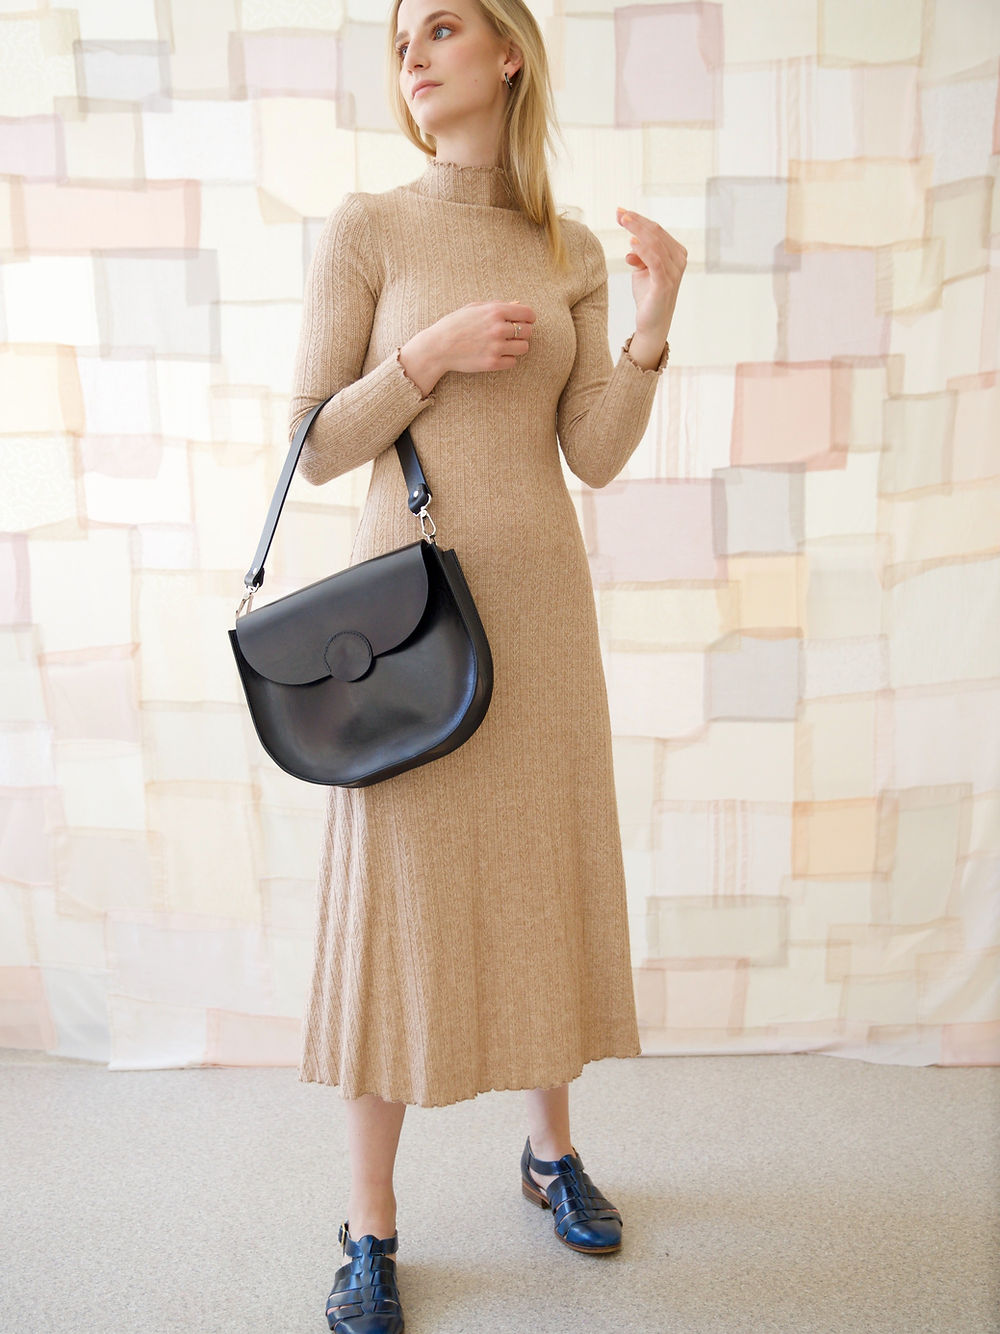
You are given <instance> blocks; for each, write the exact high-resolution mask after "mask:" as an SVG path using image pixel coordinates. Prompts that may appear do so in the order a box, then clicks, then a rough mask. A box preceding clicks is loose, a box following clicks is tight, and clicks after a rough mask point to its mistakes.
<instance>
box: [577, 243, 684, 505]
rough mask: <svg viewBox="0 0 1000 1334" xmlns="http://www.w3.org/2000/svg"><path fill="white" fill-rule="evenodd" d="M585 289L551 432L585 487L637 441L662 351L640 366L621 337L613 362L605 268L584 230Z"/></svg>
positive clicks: (620, 462)
mask: <svg viewBox="0 0 1000 1334" xmlns="http://www.w3.org/2000/svg"><path fill="white" fill-rule="evenodd" d="M584 256H585V259H586V265H587V282H586V291H585V292H584V294H583V296H581V297H580V298H579V300H578V301H577V302H576V303H575V304H574V305H573V306H572V307H571V313H572V316H573V325H574V328H575V330H576V360H575V361H574V363H573V369H572V371H571V372H570V376H569V379H568V380H567V381H566V384H565V386H564V387H563V391H562V393H561V394H560V396H559V403H558V406H557V409H556V430H557V432H558V435H559V443H560V445H561V447H562V451H563V453H564V454H565V456H566V462H567V463H568V464H569V466H570V468H571V469H572V470H573V472H574V473H575V474H576V476H577V477H579V478H580V480H581V481H582V482H586V483H587V485H588V486H594V487H600V486H607V484H608V482H610V481H611V480H612V479H613V478H614V477H617V475H618V474H619V473H620V472H621V470H622V468H624V466H625V464H626V463H627V462H628V460H629V458H630V456H631V454H632V452H633V451H634V449H635V447H636V445H638V443H639V441H640V440H641V439H642V435H643V432H644V431H645V429H646V425H647V423H648V422H649V414H650V412H651V411H652V408H653V399H654V397H655V395H656V386H657V385H658V384H659V381H660V376H661V374H662V372H663V368H664V366H665V365H666V364H667V355H668V353H667V348H666V347H664V349H663V353H662V355H661V357H660V360H659V362H658V363H657V364H656V366H653V367H649V368H648V369H647V368H646V367H644V366H640V365H639V363H638V362H637V361H633V360H632V357H631V356H630V354H629V345H630V344H631V342H632V335H629V337H628V338H627V339H626V341H625V343H624V345H623V346H622V349H621V352H620V353H619V356H618V361H617V363H616V364H612V361H611V352H610V349H609V347H608V266H607V260H606V259H605V257H604V249H603V247H602V245H601V243H600V241H599V240H598V239H597V237H596V236H595V235H594V233H593V232H592V231H590V229H589V228H588V229H587V231H586V235H585V240H584Z"/></svg>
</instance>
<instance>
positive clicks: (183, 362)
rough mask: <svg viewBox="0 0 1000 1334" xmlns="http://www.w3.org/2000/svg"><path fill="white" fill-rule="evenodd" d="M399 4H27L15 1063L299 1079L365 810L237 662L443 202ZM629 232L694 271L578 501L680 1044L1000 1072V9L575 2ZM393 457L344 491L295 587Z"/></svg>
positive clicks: (4, 403) (571, 164) (8, 704)
mask: <svg viewBox="0 0 1000 1334" xmlns="http://www.w3.org/2000/svg"><path fill="white" fill-rule="evenodd" d="M387 8H388V5H387V4H385V3H383V0H377V2H376V0H346V2H345V0H340V3H338V2H337V0H75V3H66V4H60V5H59V6H55V5H50V4H48V3H43V0H37V2H36V3H32V0H0V340H2V341H0V429H2V437H0V465H2V487H0V530H2V531H3V537H2V539H0V622H2V631H0V709H2V710H3V713H4V715H5V718H6V730H5V735H4V740H3V748H2V756H0V785H2V791H0V801H2V806H0V965H2V967H0V992H2V1009H0V1023H2V1028H0V1043H3V1044H6V1045H12V1046H17V1047H24V1048H36V1049H44V1050H46V1051H49V1052H52V1053H60V1054H63V1055H68V1056H74V1057H81V1058H86V1059H90V1060H95V1061H100V1062H107V1063H108V1064H109V1065H110V1067H111V1068H113V1069H131V1068H138V1067H160V1066H185V1065H201V1064H224V1065H232V1064H249V1065H260V1064H294V1063H295V1062H296V1060H297V1056H298V1039H299V1025H300V1017H301V1014H302V1010H303V1006H304V995H305V985H306V980H307V973H308V969H309V965H310V962H311V941H312V929H313V906H314V876H315V868H316V860H317V854H318V841H319V831H320V822H321V807H322V800H323V796H324V794H323V791H322V790H321V789H318V788H313V787H310V786H307V785H305V784H302V783H298V782H296V781H295V780H293V779H291V778H287V777H286V776H284V775H283V774H282V773H280V772H279V771H278V770H277V769H276V768H275V767H274V766H273V765H272V764H271V763H270V762H269V761H268V760H267V759H266V758H265V757H264V755H263V753H262V751H261V749H260V747H259V745H258V743H257V741H256V738H255V736H254V734H253V731H252V728H251V726H250V724H249V721H248V718H247V714H246V711H245V707H244V705H243V702H242V697H241V695H240V691H239V686H238V682H237V678H236V674H235V670H234V666H233V663H232V660H231V657H230V651H229V646H228V642H227V639H226V631H227V630H228V628H229V627H230V625H231V624H232V621H233V613H234V609H235V606H236V603H237V601H238V598H239V595H240V591H241V581H242V574H243V571H244V569H245V567H246V565H247V564H248V563H249V558H250V555H251V554H252V551H253V549H254V546H255V544H256V540H257V536H258V532H259V527H260V524H261V522H262V518H263V514H264V511H265V509H266V506H267V503H268V500H269V498H270V493H271V489H272V487H273V484H274V481H275V478H276V476H277V473H278V470H279V468H280V465H281V462H282V459H283V457H284V453H285V449H286V446H287V422H288V400H289V393H290V382H291V374H292V362H293V356H294V350H295V346H296V341H297V337H298V329H299V318H300V310H301V297H302V291H303V284H304V277H305V272H306V266H307V264H308V261H309V257H310V254H311V251H312V247H313V245H314V243H315V240H316V237H317V235H318V233H319V230H320V228H321V227H322V225H323V222H324V220H325V219H326V217H327V216H328V214H329V213H330V212H331V211H332V209H334V208H335V207H336V206H337V204H338V202H339V201H340V199H341V197H342V196H343V194H344V192H345V191H347V190H369V191H379V190H384V189H388V188H390V187H391V186H393V185H396V184H399V183H401V182H404V181H408V180H412V179H414V178H415V177H416V176H417V175H419V174H420V172H421V171H422V169H423V159H422V158H421V156H420V154H419V153H417V152H416V150H414V149H413V148H412V147H411V146H410V145H408V144H407V143H406V141H405V140H404V139H403V138H402V136H401V135H400V134H399V133H398V131H397V130H396V128H395V126H394V125H393V124H392V123H391V121H390V120H389V116H388V112H387V110H386V103H385V95H384V88H383V82H382V48H383V24H384V22H385V12H386V10H387ZM533 10H534V12H535V14H536V16H537V18H538V20H539V22H540V23H541V24H542V26H543V28H544V32H545V35H546V39H547V42H548V47H549V51H550V55H551V59H552V69H553V79H554V82H555V88H556V97H557V104H558V110H559V114H560V118H561V125H562V133H563V145H562V147H561V150H560V158H559V161H558V163H557V164H556V169H555V174H554V184H555V187H556V193H557V197H558V200H559V203H560V204H561V205H563V206H567V207H569V206H572V207H573V208H575V209H576V210H579V212H578V214H577V215H578V216H581V217H582V218H583V219H584V221H586V222H587V223H588V224H589V225H590V226H591V227H592V228H594V230H595V231H596V232H597V233H598V235H599V236H600V237H601V238H602V240H603V242H604V244H605V247H606V251H607V255H608V264H609V269H610V332H609V342H610V346H611V348H612V350H613V351H615V354H616V355H617V352H616V349H617V348H618V347H619V346H620V344H621V342H622V341H623V340H624V338H625V337H626V336H627V335H628V334H629V333H630V332H631V331H632V328H633V323H632V314H633V307H632V301H631V293H630V277H629V270H628V269H627V266H626V265H625V263H624V249H625V245H626V242H627V237H626V235H625V234H624V232H623V231H622V229H620V228H619V227H617V226H616V223H615V214H614V210H615V206H616V204H619V203H621V204H625V205H626V206H629V207H633V208H635V209H637V210H638V211H640V212H642V213H644V214H646V215H647V216H649V217H652V218H654V219H656V220H657V221H658V222H660V223H661V224H662V225H663V226H664V227H666V228H667V230H668V231H670V232H671V233H672V234H673V235H674V236H675V237H677V238H678V239H679V240H680V241H682V242H683V244H684V245H685V246H686V247H687V248H688V252H689V262H688V268H687V272H686V274H685V277H684V281H683V284H682V288H681V294H680V300H679V303H678V306H677V311H676V315H675V319H674V323H673V327H672V329H671V333H670V340H671V348H672V355H671V362H670V366H669V368H668V369H667V371H666V372H665V375H664V379H663V383H662V384H661V386H660V388H659V390H658V395H657V400H656V403H655V406H654V409H653V413H652V417H651V419H650V423H649V428H648V431H647V432H646V435H645V438H644V439H643V441H642V443H641V445H640V447H639V449H638V450H637V452H636V454H635V457H634V459H633V460H632V462H631V463H630V464H629V466H628V468H627V470H626V472H625V473H624V474H623V475H622V477H621V478H620V479H619V480H617V481H616V482H615V483H613V484H612V485H610V486H608V487H607V488H606V489H605V490H603V491H600V492H596V491H590V490H588V489H587V488H585V487H583V486H582V485H580V484H579V483H577V482H576V481H575V480H573V481H572V487H573V493H574V495H575V496H576V497H577V499H578V503H579V512H580V516H581V520H582V523H583V526H584V532H585V536H586V540H587V544H588V549H589V550H590V552H591V553H592V560H593V576H594V589H595V598H596V600H597V605H598V607H599V612H600V622H601V627H602V635H603V643H604V648H605V653H606V667H607V674H608V682H609V691H610V698H611V710H612V718H613V726H614V732H615V744H616V765H617V775H618V781H619V797H620V809H621V817H622V832H623V838H624V844H625V851H626V857H627V870H628V885H629V905H630V920H631V926H632V944H633V958H634V965H635V986H636V993H637V997H638V1003H639V1009H640V1020H641V1032H642V1038H643V1047H644V1050H645V1051H646V1052H647V1053H693V1052H714V1053H720V1052H771V1051H783V1052H787V1051H818V1052H828V1053H832V1054H834V1055H842V1056H856V1057H862V1058H864V1059H866V1060H872V1061H884V1062H902V1063H907V1064H930V1063H938V1064H943V1065H962V1064H987V1063H995V1062H997V1061H998V1060H1000V968H998V963H1000V911H998V905H1000V895H998V879H1000V876H998V869H1000V745H998V741H1000V736H998V731H1000V729H998V718H1000V387H998V380H997V370H998V354H1000V273H998V267H997V248H996V247H997V241H998V233H1000V187H998V183H997V164H998V154H1000V112H998V71H1000V6H998V5H997V4H995V3H994V2H993V0H947V3H946V4H945V3H943V0H878V3H877V4H875V5H872V4H870V3H867V2H866V0H725V2H724V3H698V2H696V0H694V2H685V3H676V4H672V3H650V4H643V3H635V4H628V5H623V6H620V7H614V6H613V5H612V4H611V3H609V0H535V3H534V5H533ZM366 483H367V470H362V471H361V472H358V473H355V474H352V475H350V476H348V477H345V478H342V479H340V480H339V481H336V482H333V483H330V484H329V485H328V486H326V487H324V488H321V489H319V490H314V489H312V488H310V487H309V486H308V485H307V484H305V483H304V482H298V483H296V487H295V489H294V491H293V497H292V502H291V504H290V506H289V507H288V508H287V509H286V513H285V517H284V519H283V521H282V525H281V528H280V529H279V533H278V538H277V541H276V545H275V551H274V557H273V561H272V563H271V565H270V566H269V578H268V591H269V593H270V594H271V595H277V594H280V593H283V592H286V591H289V590H290V589H292V588H294V587H296V586H298V585H300V584H301V583H303V582H306V581H307V580H308V579H312V578H319V577H321V576H322V575H324V574H326V573H329V572H330V571H331V570H333V569H336V568H339V567H341V566H342V565H343V564H344V563H345V562H346V560H347V555H348V551H349V545H350V538H351V534H352V532H353V528H354V525H355V523H356V521H357V518H358V514H359V508H360V505H361V503H362V500H363V497H364V492H365V486H366Z"/></svg>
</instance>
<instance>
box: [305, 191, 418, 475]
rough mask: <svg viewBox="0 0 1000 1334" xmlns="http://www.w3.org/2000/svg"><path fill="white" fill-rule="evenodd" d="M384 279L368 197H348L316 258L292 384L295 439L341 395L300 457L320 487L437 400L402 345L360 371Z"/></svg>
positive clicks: (386, 441) (331, 219)
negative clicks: (421, 383)
mask: <svg viewBox="0 0 1000 1334" xmlns="http://www.w3.org/2000/svg"><path fill="white" fill-rule="evenodd" d="M381 283H382V275H381V271H380V267H379V263H378V256H377V254H376V252H375V247H374V245H373V244H372V233H371V224H370V222H369V219H368V213H367V210H366V208H365V204H364V200H363V199H362V198H361V196H359V195H357V194H353V193H352V194H347V195H345V196H344V199H343V200H342V202H341V203H340V204H339V205H338V207H337V208H336V209H335V210H334V211H333V213H331V214H330V217H329V218H328V219H327V221H326V225H325V226H324V228H323V230H322V232H321V233H320V236H319V239H318V240H317V242H316V248H315V250H314V251H313V255H312V259H311V261H310V265H309V273H308V276H307V279H306V284H305V293H304V297H303V310H302V324H301V329H300V333H299V343H298V351H297V355H296V361H295V373H294V376H293V381H292V395H291V405H290V416H289V423H288V439H289V441H291V439H292V437H293V436H294V434H295V429H296V427H297V426H298V424H299V422H300V421H301V420H302V418H303V417H304V416H305V414H306V413H307V412H308V411H309V409H310V408H311V407H313V406H315V404H316V403H320V402H322V401H323V399H325V398H328V397H329V396H330V394H334V393H335V397H334V398H332V399H330V402H329V403H327V404H326V405H325V407H323V408H321V409H320V411H319V413H318V414H317V416H316V419H315V421H314V422H313V424H312V426H310V428H309V434H308V435H307V436H306V439H305V444H304V445H303V448H302V457H301V459H300V461H299V471H300V472H301V473H302V475H303V476H304V477H305V478H306V480H307V481H309V482H312V483H313V485H314V486H319V485H320V484H321V483H323V482H328V481H329V480H330V479H331V478H332V477H339V476H340V475H341V474H342V473H345V472H349V471H350V470H351V469H352V468H357V467H360V465H361V464H362V463H367V462H368V461H369V460H370V459H373V458H375V456H376V455H377V454H380V453H381V452H382V450H383V449H387V448H388V447H389V446H390V445H392V444H394V443H395V441H396V438H397V436H399V435H400V433H401V432H402V430H403V428H404V427H405V426H409V424H410V422H411V421H413V419H414V417H416V416H417V414H418V413H420V412H422V411H423V409H424V408H426V407H427V406H428V405H429V404H430V403H433V402H434V395H433V393H429V394H428V395H427V396H426V397H424V396H423V394H422V393H421V390H420V388H419V387H418V386H417V384H416V383H415V382H414V381H413V380H411V379H410V378H409V377H408V376H407V374H406V371H405V370H404V369H403V364H402V362H401V361H400V360H399V353H400V348H398V347H397V348H395V349H394V350H393V352H392V353H391V354H390V355H389V356H387V357H385V358H384V359H383V360H382V361H381V362H379V364H378V365H377V366H374V367H373V368H372V369H371V370H370V371H369V372H368V374H367V375H362V374H361V368H362V366H363V365H364V360H365V356H366V354H367V352H368V342H369V338H370V336H371V328H372V320H373V318H374V315H375V306H376V303H377V301H378V295H379V292H380V290H381Z"/></svg>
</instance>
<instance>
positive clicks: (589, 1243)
mask: <svg viewBox="0 0 1000 1334" xmlns="http://www.w3.org/2000/svg"><path fill="white" fill-rule="evenodd" d="M529 1168H531V1169H533V1170H534V1171H535V1172H537V1173H538V1175H539V1176H543V1177H548V1176H554V1177H555V1178H556V1179H555V1181H550V1182H549V1184H548V1185H547V1186H545V1187H544V1188H543V1187H542V1186H540V1185H539V1184H538V1182H537V1181H535V1179H534V1178H533V1177H532V1175H531V1172H530V1171H529V1170H528V1169H529ZM521 1190H522V1191H523V1192H524V1194H525V1195H526V1196H527V1198H528V1199H529V1200H532V1201H533V1202H534V1203H535V1204H540V1205H541V1207H542V1208H543V1209H551V1210H552V1216H553V1219H554V1224H555V1233H556V1236H557V1237H558V1238H559V1240H560V1241H562V1242H565V1244H566V1245H567V1246H572V1248H573V1250H574V1251H588V1252H589V1253H590V1254H603V1253H605V1252H606V1251H617V1250H619V1249H620V1247H621V1244H622V1216H621V1214H620V1213H619V1212H618V1210H617V1209H616V1208H615V1206H614V1205H613V1204H612V1203H611V1201H610V1200H607V1199H605V1197H604V1196H603V1195H602V1194H601V1192H600V1191H599V1190H598V1189H597V1187H596V1186H595V1185H594V1183H593V1182H592V1181H591V1179H590V1177H589V1176H588V1175H587V1173H586V1172H585V1171H584V1170H583V1163H582V1162H581V1161H580V1156H579V1154H578V1153H577V1152H576V1150H575V1149H574V1150H573V1152H572V1153H564V1154H563V1156H562V1157H561V1158H558V1159H556V1161H555V1162H543V1160H542V1159H541V1158H536V1157H535V1155H534V1154H533V1153H532V1152H531V1136H530V1135H529V1136H528V1138H527V1139H526V1140H525V1141H524V1149H523V1151H522V1153H521Z"/></svg>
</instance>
